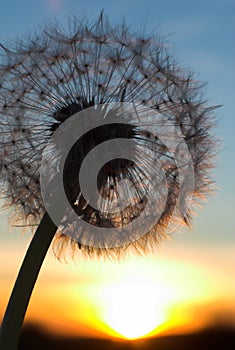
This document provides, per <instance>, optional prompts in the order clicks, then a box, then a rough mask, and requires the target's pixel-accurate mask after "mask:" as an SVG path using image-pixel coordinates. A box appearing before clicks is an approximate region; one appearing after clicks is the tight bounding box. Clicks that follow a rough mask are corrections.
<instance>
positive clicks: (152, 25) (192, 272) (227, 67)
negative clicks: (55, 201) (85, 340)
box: [0, 0, 235, 338]
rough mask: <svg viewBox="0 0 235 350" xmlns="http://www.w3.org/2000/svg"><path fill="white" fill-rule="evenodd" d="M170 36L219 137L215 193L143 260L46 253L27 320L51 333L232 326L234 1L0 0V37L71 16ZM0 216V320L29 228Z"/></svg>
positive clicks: (158, 331)
mask: <svg viewBox="0 0 235 350" xmlns="http://www.w3.org/2000/svg"><path fill="white" fill-rule="evenodd" d="M101 9H104V10H105V12H106V14H107V15H108V17H109V19H110V21H111V22H114V23H117V22H120V21H121V20H122V19H123V17H125V18H126V21H127V22H128V23H129V24H130V25H131V26H133V27H134V28H135V29H137V28H139V29H140V31H143V30H145V31H150V32H158V31H159V32H160V33H161V34H163V35H168V36H169V45H172V46H173V50H174V52H175V56H176V58H177V59H178V60H179V61H180V62H182V65H183V66H186V67H189V68H190V69H192V70H193V71H195V72H196V73H197V74H198V75H197V76H198V78H199V80H200V81H202V82H207V83H208V84H207V86H206V93H207V97H208V100H209V103H210V104H216V105H222V107H221V108H220V109H218V110H217V111H216V116H217V119H218V120H219V123H218V128H217V129H216V133H217V134H218V136H219V137H220V140H221V145H222V146H221V151H220V153H219V154H218V161H217V168H216V169H215V171H214V175H215V180H216V183H217V187H218V191H217V193H216V195H215V196H213V197H212V198H210V199H209V201H208V203H206V204H205V205H204V207H203V208H201V209H198V210H197V215H196V216H195V218H194V222H193V228H192V229H191V230H189V229H183V230H182V231H181V232H180V233H177V234H175V235H174V236H172V237H171V239H170V240H169V241H167V242H165V243H163V244H162V245H161V246H160V247H158V248H156V250H155V252H154V253H153V254H151V255H149V256H146V257H139V256H135V255H132V254H130V255H129V256H127V257H126V258H123V260H120V261H119V262H110V261H90V260H88V259H84V258H83V257H81V256H79V255H78V256H77V259H76V262H68V263H63V262H59V261H58V260H56V258H55V257H54V255H53V252H52V251H51V250H50V251H49V253H48V256H47V257H46V260H45V263H44V264H43V268H42V270H41V273H40V277H39V279H38V282H37V284H36V288H35V290H34V293H33V296H32V299H31V302H30V306H29V309H28V312H27V316H26V320H28V321H32V322H36V323H38V324H42V325H43V326H44V327H48V328H49V329H51V330H52V331H53V332H58V333H60V334H63V333H65V334H67V333H69V334H77V335H81V336H98V335H101V336H103V335H105V336H120V335H121V336H125V337H128V338H135V337H138V336H142V335H145V334H147V333H149V332H152V334H161V333H164V332H167V333H178V332H189V331H192V330H196V329H198V328H200V327H204V326H206V325H208V324H218V323H219V324H224V323H227V324H228V325H230V324H233V325H234V326H235V211H234V208H235V205H234V201H235V186H234V174H235V166H234V164H235V162H234V150H235V141H234V140H235V137H234V131H235V118H234V92H235V67H234V59H235V48H234V45H233V44H232V43H233V41H234V37H235V1H234V0H220V1H219V0H214V1H213V0H211V1H210V0H198V1H186V0H178V1H175V0H146V1H143V0H128V1H127V0H118V1H111V0H109V1H104V0H99V1H96V0H86V1H85V0H83V1H80V0H43V1H35V0H21V1H16V0H8V1H6V2H4V3H3V2H2V3H1V5H0V10H1V11H0V43H1V42H2V41H3V42H4V41H5V40H6V38H8V39H9V38H10V39H14V38H16V35H24V34H25V33H28V32H30V31H33V30H34V29H37V28H38V27H39V26H40V25H42V24H43V23H45V22H50V20H54V19H55V18H56V19H58V20H59V21H60V22H62V23H65V22H66V20H67V17H68V16H70V15H71V14H75V15H77V16H78V17H79V16H81V17H83V16H84V15H86V16H87V17H89V18H91V19H95V18H96V17H97V15H98V14H99V12H100V10H101ZM1 213H2V214H1V218H0V227H1V232H0V319H1V318H2V315H3V312H4V309H5V307H6V304H7V300H8V298H9V295H10V291H11V288H12V286H13V283H14V280H15V278H16V275H17V272H18V270H19V267H20V264H21V261H22V259H23V257H24V253H25V251H26V249H27V246H28V244H29V242H30V239H31V237H32V234H31V233H30V232H26V233H24V234H22V232H21V230H20V229H19V228H14V229H11V228H10V225H8V214H7V212H5V211H2V212H1Z"/></svg>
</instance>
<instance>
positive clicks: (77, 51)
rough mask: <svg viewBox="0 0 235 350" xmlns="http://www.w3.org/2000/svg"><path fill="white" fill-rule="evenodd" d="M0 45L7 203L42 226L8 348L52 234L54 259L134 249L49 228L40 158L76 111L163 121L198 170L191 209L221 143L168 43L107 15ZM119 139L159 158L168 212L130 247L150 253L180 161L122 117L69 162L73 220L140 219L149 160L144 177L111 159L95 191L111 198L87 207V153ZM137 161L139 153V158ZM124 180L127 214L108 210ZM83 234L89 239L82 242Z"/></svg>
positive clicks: (115, 222) (84, 141)
mask: <svg viewBox="0 0 235 350" xmlns="http://www.w3.org/2000/svg"><path fill="white" fill-rule="evenodd" d="M0 46H1V52H2V54H1V64H0V115H1V121H0V128H1V129H0V131H1V136H2V137H1V142H0V146H1V148H0V152H1V163H0V167H1V181H2V184H3V186H2V188H3V194H4V199H5V203H6V205H7V206H9V207H13V208H14V215H15V217H16V218H17V220H20V221H23V224H24V225H37V224H38V223H39V222H41V223H40V224H39V227H38V230H37V233H36V234H35V237H34V239H33V240H34V243H32V244H31V247H30V248H29V250H28V253H27V254H28V255H29V256H30V258H32V259H34V261H35V264H34V265H35V266H36V267H35V271H33V272H32V271H29V269H30V268H29V267H28V262H26V260H27V255H26V258H25V259H26V260H25V262H24V264H23V266H22V269H24V272H23V270H22V271H21V272H20V273H19V277H18V278H19V279H20V278H22V274H24V275H25V273H26V272H25V271H28V275H27V274H26V275H25V276H27V278H28V281H27V284H28V285H30V286H29V287H28V292H25V295H26V296H24V297H23V299H24V301H23V302H21V301H20V302H19V298H20V296H19V294H20V293H21V294H22V291H20V292H19V291H18V292H15V293H19V294H17V295H18V296H15V297H14V296H13V294H14V293H13V294H12V300H13V299H14V300H15V301H12V303H11V302H10V303H9V305H10V306H9V310H11V311H9V312H8V313H6V317H5V320H6V321H5V324H4V322H3V326H2V328H3V329H2V333H3V334H4V332H5V333H6V334H7V336H8V340H7V341H12V339H13V338H14V336H15V338H16V339H17V337H18V335H17V332H19V328H20V326H21V323H22V322H23V318H24V313H25V310H26V308H27V303H28V300H29V298H30V293H31V291H32V288H33V285H34V283H35V280H36V277H37V273H38V271H39V269H40V266H41V263H42V261H43V259H44V255H45V254H46V251H47V249H48V247H49V245H50V242H51V241H52V239H53V238H54V237H55V244H54V248H55V252H56V254H57V255H58V256H60V255H61V253H62V252H63V251H64V248H66V247H67V246H68V245H70V246H71V247H72V248H73V249H75V248H77V249H79V250H80V251H82V252H83V253H84V254H88V255H90V256H91V257H93V256H94V255H98V256H99V255H106V256H116V254H117V253H120V252H122V251H123V250H125V249H126V248H127V247H129V245H128V244H127V245H126V246H124V247H121V248H120V247H114V248H109V247H108V246H107V247H104V246H102V247H99V246H93V245H92V244H89V241H88V244H83V243H82V242H83V241H82V240H81V241H79V242H77V241H76V240H73V239H72V238H69V236H70V233H69V231H71V230H74V227H73V226H72V225H71V223H69V222H67V221H66V220H65V219H64V220H63V218H62V220H61V222H62V223H61V227H59V228H58V226H57V225H55V224H54V223H53V222H52V220H51V219H50V217H49V215H48V214H47V212H46V208H45V204H44V201H43V197H42V194H41V189H40V167H41V162H42V158H43V152H44V151H45V148H46V146H47V144H48V142H49V141H50V139H51V137H52V135H53V134H54V133H55V132H56V131H57V130H58V129H59V128H60V126H61V125H63V123H65V122H66V121H67V120H68V119H69V118H70V117H72V116H73V115H74V114H76V113H78V112H81V111H83V110H85V109H88V108H91V107H95V106H100V105H104V106H106V105H107V104H111V103H115V102H116V103H119V102H120V103H132V104H140V105H142V106H144V107H146V108H149V109H150V110H152V111H154V113H155V112H156V113H158V114H159V115H163V116H164V117H166V118H167V120H169V121H170V123H171V125H173V126H174V128H175V129H176V130H177V131H178V132H180V134H181V135H182V138H183V141H184V143H185V144H186V145H187V149H188V151H189V153H190V156H191V160H192V164H193V171H194V183H193V187H194V190H193V193H192V203H193V204H196V203H197V202H198V199H204V198H206V197H207V195H208V194H209V193H210V192H211V189H212V182H211V180H210V173H209V170H210V168H211V167H212V166H213V159H214V157H213V155H214V153H215V145H216V143H215V140H214V136H213V133H212V130H213V126H214V121H213V112H212V111H213V109H214V108H215V107H214V106H208V105H207V103H206V101H204V100H203V98H202V92H203V91H202V85H200V84H199V83H198V82H197V81H196V80H195V79H194V77H193V75H192V74H191V73H188V72H186V71H185V70H182V69H181V68H180V67H179V65H177V64H176V62H175V61H174V60H173V58H172V57H171V55H170V53H169V51H168V50H167V45H166V44H165V42H164V40H163V39H161V38H159V37H155V36H141V35H138V34H136V33H133V32H132V31H131V30H130V29H129V28H128V27H127V25H126V24H125V23H123V24H122V25H119V26H116V27H115V26H111V25H110V24H109V22H108V20H107V19H106V18H105V17H104V15H103V13H101V15H100V17H99V18H98V20H97V21H96V23H95V24H93V25H89V24H88V23H86V22H79V21H78V20H76V19H75V20H73V21H72V24H71V23H70V25H69V28H68V30H63V29H61V28H59V27H58V26H51V27H46V28H45V29H43V30H42V31H41V32H40V33H39V34H38V35H32V36H31V37H29V38H28V39H27V40H19V41H17V42H16V43H15V44H14V45H10V46H9V45H8V46H7V45H2V44H1V45H0ZM13 46H14V47H13ZM151 122H152V123H157V122H158V120H157V119H153V120H151ZM114 138H125V139H130V140H133V141H134V142H135V143H136V148H138V146H139V145H142V146H145V147H146V148H147V149H149V150H150V151H151V152H153V153H154V154H155V156H156V157H157V158H158V160H159V161H160V163H161V165H162V167H163V171H164V174H165V178H166V187H167V200H166V204H165V207H164V210H163V211H162V213H161V215H160V218H159V220H158V222H157V223H156V224H155V225H154V226H153V227H152V228H151V230H148V232H146V234H145V235H144V236H143V237H141V238H140V239H138V240H136V241H135V242H131V244H130V246H133V247H135V248H136V249H137V250H138V251H146V250H148V248H149V247H150V246H154V245H155V244H157V243H158V242H159V241H160V240H161V239H162V238H164V237H165V232H166V228H167V226H168V224H169V222H170V221H171V220H172V217H173V216H174V208H175V206H176V202H177V198H178V196H179V192H180V187H181V186H180V176H179V169H178V167H177V164H176V161H175V159H174V157H172V155H171V154H170V153H169V149H168V148H167V147H166V145H164V143H163V142H162V140H161V139H160V138H158V137H154V135H152V134H151V133H149V132H148V131H146V130H145V129H144V128H140V127H138V125H136V126H133V125H124V124H123V125H122V124H119V125H118V118H117V124H113V125H112V126H111V125H108V126H105V127H102V128H100V129H99V130H98V129H97V128H94V129H92V130H90V132H89V133H87V134H86V135H84V137H82V138H81V139H80V140H79V141H78V142H77V143H76V144H75V146H74V147H73V148H72V150H71V152H70V154H69V156H68V158H67V159H66V163H65V168H64V187H65V192H66V195H67V198H68V201H69V203H70V205H71V207H72V208H73V210H74V211H75V212H76V213H77V215H79V216H81V217H82V218H83V219H84V220H86V222H88V223H90V224H91V225H93V226H96V227H106V228H116V227H119V228H120V227H121V228H122V227H125V225H126V224H128V223H130V222H132V221H133V220H135V218H136V217H138V216H139V215H140V213H141V212H142V211H143V209H144V208H145V205H146V200H147V197H146V196H147V192H148V189H147V188H146V183H145V181H144V178H146V177H147V178H148V177H149V176H152V175H154V172H155V169H152V168H151V167H150V166H148V162H146V174H144V176H143V174H142V172H141V169H140V167H139V166H138V164H135V163H134V162H133V161H131V160H127V159H120V158H119V159H113V160H111V161H110V162H108V163H107V164H105V166H103V168H102V169H101V170H100V172H99V176H98V180H97V186H98V189H99V192H100V193H101V194H102V196H103V197H104V198H106V199H107V200H108V201H107V202H106V203H108V204H107V206H106V207H105V208H104V210H103V211H102V210H101V211H97V210H96V209H94V208H93V207H92V206H91V205H89V203H88V202H87V201H86V199H85V198H84V197H83V195H82V193H81V188H80V184H79V181H78V177H77V169H79V168H80V166H81V163H82V161H83V159H84V158H85V157H86V155H87V154H88V153H89V151H90V150H91V149H93V148H95V147H96V146H97V145H99V144H101V143H102V142H105V141H107V140H110V139H114ZM142 158H143V157H142ZM139 159H141V154H140V153H138V152H137V160H139ZM126 178H127V179H129V180H130V181H131V182H132V183H133V186H134V191H133V193H132V194H130V196H132V197H133V198H132V202H131V204H130V205H129V206H128V207H127V208H125V209H124V210H122V211H120V212H115V213H110V212H109V205H110V206H111V204H109V203H111V202H112V199H113V197H115V196H117V186H118V183H119V181H120V180H122V179H126ZM156 210H157V209H156ZM181 219H182V222H183V223H185V224H187V225H189V224H190V221H191V211H190V210H187V211H183V213H182V218H181ZM39 232H40V234H39ZM85 234H86V232H83V236H84V235H85ZM39 251H40V252H39ZM30 258H29V257H28V259H29V260H30ZM32 275H33V276H34V277H32ZM24 278H26V277H24ZM26 280H27V279H26ZM29 280H31V282H29ZM17 288H19V290H20V287H17V283H16V286H15V290H17ZM25 288H26V287H25ZM27 293H28V294H27ZM17 298H18V301H17ZM21 299H22V297H21ZM14 303H15V304H14ZM19 303H21V305H22V310H20V311H18V314H19V316H15V320H17V321H14V322H15V324H14V322H12V321H11V320H10V319H11V317H12V313H13V311H15V309H16V305H18V306H19ZM11 322H12V323H11ZM16 324H17V325H16ZM7 327H8V328H7ZM6 329H7V330H6ZM13 334H14V336H13ZM2 338H4V336H3V337H2ZM5 338H7V337H5ZM5 338H4V341H6V340H5ZM4 341H3V345H4V346H5V347H3V349H8V348H7V346H8V344H11V343H7V341H6V343H4ZM13 342H17V340H15V341H13ZM5 344H7V345H5ZM14 346H15V345H14ZM9 348H10V347H9Z"/></svg>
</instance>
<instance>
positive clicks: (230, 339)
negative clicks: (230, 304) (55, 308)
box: [19, 325, 235, 350]
mask: <svg viewBox="0 0 235 350" xmlns="http://www.w3.org/2000/svg"><path fill="white" fill-rule="evenodd" d="M234 348H235V329H232V328H231V329H229V328H223V327H214V328H210V329H209V328H208V329H205V330H204V331H201V332H198V333H193V334H187V335H175V336H161V337H155V338H149V339H143V340H136V341H116V340H109V339H94V338H80V337H59V336H58V337H57V336H55V335H52V334H49V333H47V332H44V331H43V330H42V329H41V328H39V327H37V326H35V325H26V326H25V327H24V330H23V332H22V335H21V339H20V343H19V350H32V349H33V350H75V349H76V350H79V349H82V350H87V349H89V350H90V349H94V350H99V349H100V350H101V349H102V350H106V349H107V350H119V349H120V350H142V349H143V350H150V349H151V350H152V349H159V350H175V349H179V350H186V349H187V350H194V349H195V350H217V349H218V350H219V349H220V350H228V349H229V350H230V349H231V350H232V349H234Z"/></svg>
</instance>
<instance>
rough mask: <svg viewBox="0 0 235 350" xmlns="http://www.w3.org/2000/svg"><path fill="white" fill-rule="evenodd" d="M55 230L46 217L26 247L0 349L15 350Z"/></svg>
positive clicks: (4, 321)
mask: <svg viewBox="0 0 235 350" xmlns="http://www.w3.org/2000/svg"><path fill="white" fill-rule="evenodd" d="M56 230H57V226H56V225H55V224H54V223H53V222H52V220H51V219H50V217H49V215H48V214H47V213H46V214H45V215H44V216H43V218H42V220H41V222H40V224H39V226H38V228H37V230H36V232H35V234H34V237H33V239H32V241H31V243H30V245H29V248H28V250H27V252H26V255H25V258H24V261H23V263H22V265H21V268H20V271H19V273H18V276H17V279H16V282H15V285H14V288H13V290H12V293H11V297H10V300H9V303H8V306H7V309H6V312H5V316H4V318H3V322H2V325H1V332H0V349H1V350H16V349H17V346H18V341H19V337H20V333H21V327H22V324H23V321H24V316H25V313H26V310H27V307H28V303H29V300H30V296H31V294H32V291H33V288H34V285H35V283H36V280H37V277H38V274H39V271H40V268H41V266H42V263H43V260H44V258H45V255H46V253H47V251H48V248H49V246H50V244H51V241H52V239H53V237H54V235H55V233H56Z"/></svg>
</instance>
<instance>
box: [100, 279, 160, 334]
mask: <svg viewBox="0 0 235 350" xmlns="http://www.w3.org/2000/svg"><path fill="white" fill-rule="evenodd" d="M108 292H109V294H108V295H107V298H106V310H105V312H104V315H103V319H104V320H105V322H106V323H107V325H109V327H111V328H112V329H113V330H115V331H116V332H117V333H119V334H120V335H121V336H122V337H124V338H126V339H136V338H140V337H144V336H146V335H147V334H149V333H150V332H152V331H153V330H154V329H156V328H157V327H159V326H160V325H162V324H163V323H164V322H165V321H166V311H165V310H164V307H163V305H162V303H161V299H162V291H161V290H160V289H159V288H157V287H156V284H153V283H151V281H141V282H139V281H123V283H121V284H120V283H119V284H118V285H115V286H112V287H111V288H109V291H108Z"/></svg>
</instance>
